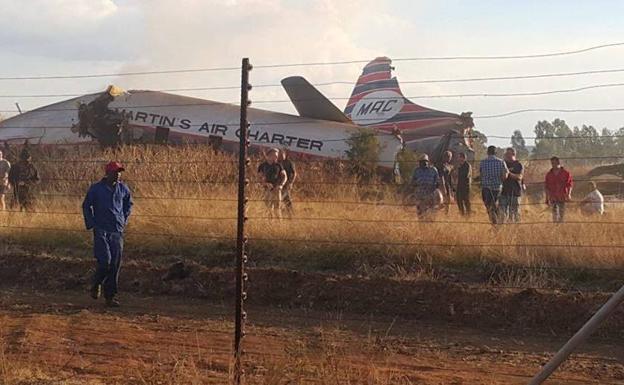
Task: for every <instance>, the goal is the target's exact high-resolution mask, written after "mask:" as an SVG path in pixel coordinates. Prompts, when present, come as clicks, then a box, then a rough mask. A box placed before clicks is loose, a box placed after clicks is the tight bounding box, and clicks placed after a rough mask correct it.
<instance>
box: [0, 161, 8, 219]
mask: <svg viewBox="0 0 624 385" xmlns="http://www.w3.org/2000/svg"><path fill="white" fill-rule="evenodd" d="M10 170H11V163H9V161H8V160H6V159H4V156H3V154H2V151H0V210H1V211H4V210H6V200H5V196H6V193H7V191H8V189H9V171H10Z"/></svg>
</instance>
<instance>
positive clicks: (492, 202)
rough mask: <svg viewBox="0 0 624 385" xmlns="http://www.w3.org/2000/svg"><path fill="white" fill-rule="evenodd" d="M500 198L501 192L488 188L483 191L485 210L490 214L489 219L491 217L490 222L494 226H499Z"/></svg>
mask: <svg viewBox="0 0 624 385" xmlns="http://www.w3.org/2000/svg"><path fill="white" fill-rule="evenodd" d="M499 196H500V190H493V189H489V188H487V187H484V188H482V189H481V198H482V199H483V203H484V204H485V208H486V209H487V212H488V217H490V222H492V224H497V223H498V222H499V213H498V197H499Z"/></svg>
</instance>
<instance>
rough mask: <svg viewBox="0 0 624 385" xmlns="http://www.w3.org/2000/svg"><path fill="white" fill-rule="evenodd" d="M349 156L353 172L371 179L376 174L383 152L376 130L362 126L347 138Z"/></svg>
mask: <svg viewBox="0 0 624 385" xmlns="http://www.w3.org/2000/svg"><path fill="white" fill-rule="evenodd" d="M347 144H348V145H349V150H347V158H349V160H350V161H351V167H352V172H353V173H354V174H355V175H357V176H358V177H360V178H363V179H370V178H372V177H373V176H374V175H375V171H376V170H377V165H378V163H379V155H380V153H381V145H380V144H379V139H378V138H377V135H376V133H375V131H374V130H372V129H370V128H360V129H358V130H357V131H356V132H355V133H353V134H352V135H351V137H349V139H347Z"/></svg>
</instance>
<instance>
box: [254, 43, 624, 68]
mask: <svg viewBox="0 0 624 385" xmlns="http://www.w3.org/2000/svg"><path fill="white" fill-rule="evenodd" d="M622 45H624V42H620V43H610V44H601V45H596V46H592V47H588V48H582V49H576V50H570V51H560V52H550V53H542V54H527V55H495V56H428V57H427V56H424V57H410V58H399V59H392V61H393V62H409V61H445V60H509V59H538V58H546V57H557V56H567V55H575V54H579V53H584V52H589V51H594V50H599V49H604V48H611V47H618V46H622ZM369 62H370V60H345V61H330V62H307V63H290V64H265V65H256V66H254V67H255V68H286V67H309V66H326V65H342V64H361V63H369Z"/></svg>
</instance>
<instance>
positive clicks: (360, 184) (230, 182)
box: [40, 177, 622, 188]
mask: <svg viewBox="0 0 624 385" xmlns="http://www.w3.org/2000/svg"><path fill="white" fill-rule="evenodd" d="M40 181H41V182H88V183H94V182H97V180H94V179H91V178H60V177H53V178H41V179H40ZM123 181H125V182H129V183H162V184H176V183H179V184H198V185H206V184H207V185H210V184H215V185H235V184H237V183H238V182H237V181H236V180H235V179H232V180H173V179H171V180H167V179H132V178H124V179H123ZM574 182H597V183H600V182H620V183H622V181H621V180H614V179H599V178H595V179H592V178H587V179H585V178H577V179H574ZM544 183H545V182H544V181H533V182H529V181H527V182H524V184H525V185H527V186H530V185H542V184H544ZM249 184H252V185H262V186H264V185H266V184H267V182H265V181H261V180H255V181H249ZM475 184H476V183H475ZM297 185H299V186H309V185H331V186H358V187H362V188H365V187H379V186H384V187H392V186H394V187H398V186H399V185H397V184H396V183H387V182H362V181H353V182H344V181H328V180H305V179H300V180H298V182H297Z"/></svg>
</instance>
